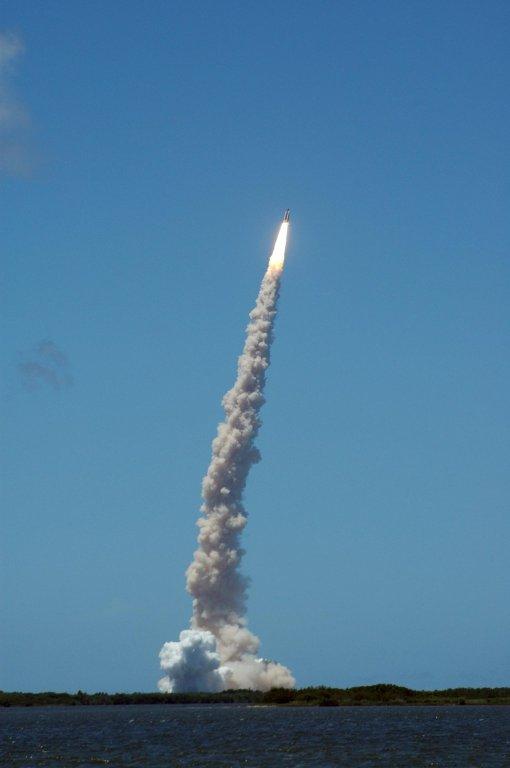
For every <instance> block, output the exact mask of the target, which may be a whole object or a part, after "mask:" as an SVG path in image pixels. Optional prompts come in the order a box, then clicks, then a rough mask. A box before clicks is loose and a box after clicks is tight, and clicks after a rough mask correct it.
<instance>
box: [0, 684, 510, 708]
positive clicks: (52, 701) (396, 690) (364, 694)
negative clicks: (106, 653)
mask: <svg viewBox="0 0 510 768" xmlns="http://www.w3.org/2000/svg"><path fill="white" fill-rule="evenodd" d="M98 704H110V705H111V704H113V705H116V704H279V705H284V706H285V705H286V706H294V707H314V706H315V707H317V706H319V707H338V706H367V705H372V706H374V705H382V704H387V705H396V706H398V705H402V704H405V705H420V704H421V705H424V704H510V688H447V689H446V690H442V691H414V690H412V689H411V688H405V687H403V686H400V685H388V684H379V685H363V686H358V687H355V688H328V687H326V686H319V687H315V688H300V689H296V690H288V689H285V688H273V689H272V690H271V691H268V692H267V693H262V692H261V691H250V690H238V691H222V692H221V693H83V691H78V692H77V693H53V692H51V691H48V692H45V693H16V692H15V693H5V692H4V691H0V706H1V707H42V706H45V707H47V706H96V705H98Z"/></svg>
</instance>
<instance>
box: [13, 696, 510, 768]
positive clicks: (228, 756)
mask: <svg viewBox="0 0 510 768" xmlns="http://www.w3.org/2000/svg"><path fill="white" fill-rule="evenodd" d="M101 765H107V766H112V767H113V768H124V767H127V766H130V768H131V767H133V768H163V767H164V768H190V766H205V767H206V768H219V767H220V766H221V768H227V767H228V768H237V767H238V766H249V767H250V768H278V766H292V768H308V767H310V768H311V767H312V766H313V767H314V768H316V767H317V768H319V767H320V768H327V767H328V766H345V767H346V768H369V767H371V766H383V767H384V768H386V766H392V768H393V767H395V768H397V767H398V768H415V767H416V768H422V767H423V768H425V767H427V768H436V767H438V768H442V767H443V766H448V767H449V768H450V767H451V768H454V767H455V768H475V767H478V766H479V767H481V768H510V707H506V706H500V707H496V706H495V707H491V706H484V707H472V706H465V707H338V708H336V707H335V708H318V709H315V708H314V709H311V708H310V709H290V708H289V709H283V708H279V707H249V706H239V705H237V706H236V705H226V706H223V705H218V704H215V705H197V706H195V705H189V704H188V705H177V706H175V705H173V706H165V705H155V706H146V705H143V706H140V705H128V706H105V707H37V708H17V707H16V708H10V709H3V710H0V766H2V768H4V766H8V768H40V767H41V768H42V766H45V767H49V768H54V767H55V768H57V766H58V767H59V768H72V767H74V766H80V767H83V768H85V767H87V768H88V766H101Z"/></svg>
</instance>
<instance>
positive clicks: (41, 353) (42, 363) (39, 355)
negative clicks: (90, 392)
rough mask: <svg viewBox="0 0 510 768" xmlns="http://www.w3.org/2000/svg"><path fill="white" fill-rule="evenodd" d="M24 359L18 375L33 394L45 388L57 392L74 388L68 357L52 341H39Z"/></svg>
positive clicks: (24, 355)
mask: <svg viewBox="0 0 510 768" xmlns="http://www.w3.org/2000/svg"><path fill="white" fill-rule="evenodd" d="M22 357H23V359H22V360H21V361H20V362H19V363H18V373H19V374H20V377H21V381H22V383H23V385H24V386H25V387H26V389H28V390H30V391H31V392H33V391H34V390H36V389H40V388H41V387H45V386H49V387H51V388H52V389H55V390H59V389H68V388H69V387H71V386H72V384H73V377H72V376H71V374H70V371H69V362H68V359H67V355H66V354H65V353H64V352H62V350H61V349H59V348H58V347H57V345H56V344H55V342H53V341H51V340H50V339H43V340H42V341H39V342H38V343H37V344H36V345H35V347H34V348H33V349H32V350H30V352H27V353H25V354H23V356H22Z"/></svg>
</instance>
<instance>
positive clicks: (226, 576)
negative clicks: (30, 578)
mask: <svg viewBox="0 0 510 768" xmlns="http://www.w3.org/2000/svg"><path fill="white" fill-rule="evenodd" d="M287 232H288V221H286V220H285V221H283V222H282V224H281V227H280V231H279V233H278V237H277V239H276V243H275V247H274V250H273V253H272V255H271V258H270V260H269V266H268V269H267V272H266V274H265V275H264V278H263V280H262V284H261V286H260V291H259V295H258V297H257V301H256V304H255V308H254V309H253V310H252V312H251V313H250V323H249V325H248V327H247V329H246V342H245V345H244V350H243V353H242V355H241V357H240V358H239V362H238V370H237V380H236V383H235V384H234V387H233V388H232V389H231V390H230V391H229V392H227V394H226V395H225V397H224V398H223V407H224V410H225V420H224V421H223V422H222V423H221V424H220V425H219V427H218V434H217V437H216V438H215V439H214V441H213V444H212V458H211V463H210V465H209V469H208V471H207V474H206V476H205V478H204V480H203V482H202V498H203V501H204V503H203V504H202V507H201V512H202V517H200V519H199V520H198V526H199V528H200V533H199V536H198V549H197V551H196V552H195V555H194V558H193V562H192V563H191V565H190V566H189V568H188V571H187V589H188V591H189V592H190V594H191V595H192V596H193V616H192V619H191V627H192V629H190V630H185V631H184V632H181V635H180V639H179V642H170V643H165V644H164V646H163V648H162V649H161V652H160V662H161V667H162V669H163V670H165V672H166V675H165V676H164V677H163V678H162V679H161V680H160V681H159V688H160V690H162V691H196V690H203V691H214V690H223V689H226V688H253V689H257V690H269V689H270V688H272V687H288V688H291V687H292V686H293V685H294V678H293V677H292V674H291V673H290V671H289V670H288V669H287V667H284V666H282V665H281V664H278V663H276V662H274V661H267V660H265V659H260V658H258V657H257V652H258V648H259V644H260V641H259V639H258V637H256V636H255V635H254V634H253V633H252V632H250V631H249V630H248V628H247V626H246V624H247V621H246V618H245V613H246V597H247V585H248V580H247V578H246V577H245V576H243V575H242V574H241V573H240V570H239V567H240V563H241V559H242V556H243V554H244V552H243V549H242V548H241V546H240V536H241V533H242V531H243V529H244V527H245V525H246V522H247V517H246V510H245V509H244V507H243V503H242V497H243V491H244V488H245V485H246V480H247V477H248V473H249V471H250V468H251V466H252V465H253V464H255V463H256V462H257V461H259V459H260V454H259V452H258V450H257V448H256V447H255V445H254V441H255V438H256V436H257V433H258V430H259V428H260V424H261V422H260V416H259V413H260V409H261V407H262V405H263V404H264V396H263V391H264V385H265V380H266V370H267V368H268V366H269V354H270V347H271V342H272V339H273V323H274V318H275V315H276V307H277V303H278V294H279V288H280V278H281V274H282V270H283V264H284V258H285V246H286V240H287Z"/></svg>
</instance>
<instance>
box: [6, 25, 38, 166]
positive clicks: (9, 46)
mask: <svg viewBox="0 0 510 768" xmlns="http://www.w3.org/2000/svg"><path fill="white" fill-rule="evenodd" d="M24 51H25V47H24V45H23V42H22V41H21V39H20V38H19V37H18V36H17V35H15V34H13V33H12V32H0V173H7V174H10V175H15V176H25V175H27V174H28V173H30V171H31V170H32V158H31V153H30V150H29V141H28V129H29V126H30V119H29V116H28V112H27V110H26V109H25V107H24V106H23V105H22V104H21V102H20V101H19V99H18V98H17V97H16V95H15V93H14V90H13V86H12V83H13V77H14V75H15V70H16V65H17V62H18V60H19V58H20V57H21V56H22V55H23V53H24Z"/></svg>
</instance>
